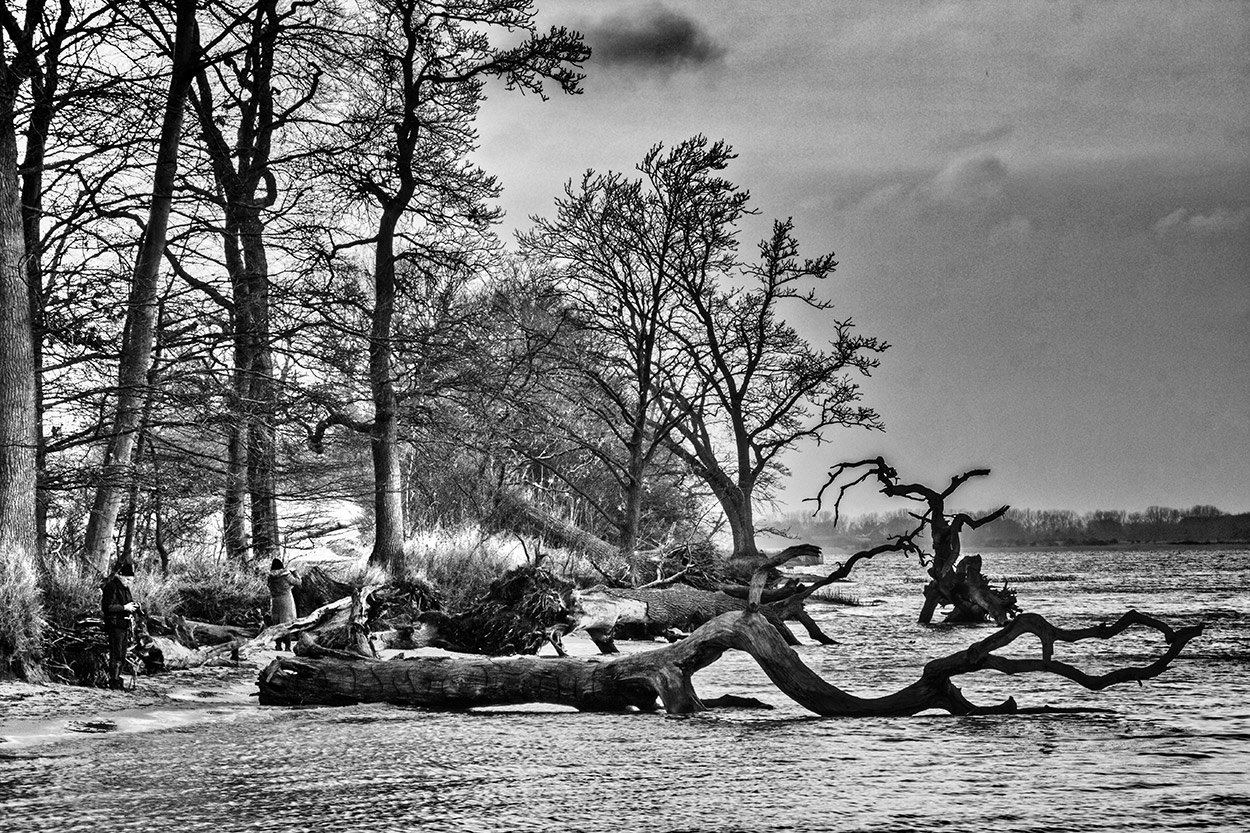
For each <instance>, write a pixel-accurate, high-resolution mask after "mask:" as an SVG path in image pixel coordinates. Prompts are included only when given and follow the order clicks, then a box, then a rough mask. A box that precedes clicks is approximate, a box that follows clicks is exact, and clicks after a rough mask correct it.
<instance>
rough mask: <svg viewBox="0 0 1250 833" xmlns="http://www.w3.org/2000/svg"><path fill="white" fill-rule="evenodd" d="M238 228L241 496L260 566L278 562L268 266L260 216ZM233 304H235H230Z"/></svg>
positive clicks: (255, 212) (253, 211)
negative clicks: (243, 318) (243, 309)
mask: <svg viewBox="0 0 1250 833" xmlns="http://www.w3.org/2000/svg"><path fill="white" fill-rule="evenodd" d="M244 214H245V216H244V217H243V218H242V220H241V221H240V223H239V229H240V241H241V243H242V248H243V262H244V272H243V279H244V282H245V283H246V284H247V292H246V294H245V296H244V300H243V303H244V304H245V305H246V306H247V308H248V310H247V321H248V325H249V326H248V330H247V331H246V333H245V337H246V339H247V341H248V359H249V361H248V365H247V374H248V401H247V405H248V409H247V416H248V419H247V490H248V496H249V498H250V501H251V508H252V557H253V558H255V559H256V560H258V561H261V562H265V561H268V560H270V559H273V558H278V557H279V552H280V549H281V540H280V539H279V533H278V477H277V468H278V464H277V460H278V443H277V429H276V424H275V423H276V420H277V411H278V405H277V398H278V386H277V384H276V383H275V381H274V369H273V348H272V346H271V344H270V332H269V260H268V257H267V254H266V252H265V241H264V233H265V229H264V225H263V223H262V222H261V219H260V210H259V209H258V208H256V207H254V206H251V205H249V206H247V207H246V208H245V209H244ZM236 303H238V300H237V299H236Z"/></svg>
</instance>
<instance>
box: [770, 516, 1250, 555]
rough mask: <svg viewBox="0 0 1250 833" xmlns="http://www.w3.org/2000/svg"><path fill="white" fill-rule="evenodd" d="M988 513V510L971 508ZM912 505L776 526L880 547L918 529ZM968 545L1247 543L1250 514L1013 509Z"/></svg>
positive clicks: (972, 533)
mask: <svg viewBox="0 0 1250 833" xmlns="http://www.w3.org/2000/svg"><path fill="white" fill-rule="evenodd" d="M971 514H984V513H971ZM915 525H916V519H915V518H914V517H913V516H912V515H911V514H909V513H908V511H907V510H904V509H900V510H897V511H894V512H884V513H867V514H863V515H858V516H854V517H843V518H841V519H840V520H839V522H838V523H837V525H836V526H835V524H834V518H833V514H832V513H829V512H821V513H819V514H817V515H815V516H812V515H809V514H802V513H793V514H788V515H785V516H783V517H781V518H780V519H778V520H777V521H776V522H775V524H774V526H775V528H777V529H779V530H785V531H787V532H788V533H789V534H790V535H793V536H795V537H797V538H799V539H801V540H803V541H812V542H816V543H820V544H822V545H824V546H832V547H837V548H840V549H848V550H854V549H859V548H862V547H863V546H865V545H869V546H874V545H877V544H880V543H883V542H885V541H887V540H889V539H890V538H891V537H894V536H898V535H902V534H904V533H906V532H908V531H909V530H911V529H913V528H915ZM962 537H963V542H964V544H965V546H968V547H1035V546H1097V545H1105V544H1126V543H1199V544H1205V543H1245V542H1248V541H1250V513H1241V514H1229V513H1227V512H1224V511H1222V510H1220V509H1218V508H1217V507H1215V506H1208V505H1199V506H1193V507H1191V508H1189V509H1172V508H1169V507H1166V506H1151V507H1148V508H1147V509H1146V510H1145V511H1144V512H1125V511H1122V510H1096V511H1091V512H1083V513H1082V512H1075V511H1072V510H1070V509H1014V508H1013V509H1009V510H1008V511H1007V512H1006V513H1005V514H1004V515H1003V516H1002V517H1001V518H998V519H996V520H994V521H991V522H990V523H987V524H985V525H984V526H982V527H980V528H978V529H970V530H967V531H966V532H965V533H964V534H963V536H962Z"/></svg>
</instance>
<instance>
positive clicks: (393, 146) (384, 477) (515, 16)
mask: <svg viewBox="0 0 1250 833" xmlns="http://www.w3.org/2000/svg"><path fill="white" fill-rule="evenodd" d="M360 7H361V8H360V16H359V21H360V25H361V28H362V32H361V34H360V36H359V37H358V38H355V39H354V40H353V43H355V44H357V45H359V49H354V50H352V51H351V52H350V54H347V55H345V56H344V57H345V59H346V63H345V67H346V68H347V72H349V73H350V77H349V78H347V79H346V85H345V89H346V90H348V91H349V92H348V95H350V101H348V102H347V103H346V106H345V108H344V112H343V114H342V119H341V123H340V124H341V135H340V136H339V137H337V139H336V144H337V148H338V150H337V151H336V152H335V155H334V162H333V165H332V167H331V169H330V172H331V174H332V175H333V176H334V177H335V178H336V179H337V180H338V181H339V182H341V183H342V185H343V187H344V188H345V189H347V190H346V193H347V194H349V195H350V197H351V199H352V202H353V203H354V204H356V205H360V206H364V207H366V208H367V209H369V210H371V211H372V212H374V215H375V217H376V226H375V231H374V233H373V234H372V235H371V236H370V237H368V238H365V239H360V240H356V241H354V242H353V244H349V245H354V244H359V243H367V244H370V245H372V247H373V258H372V280H373V304H372V309H371V311H370V316H371V324H370V331H369V336H368V343H369V378H370V385H371V394H372V402H373V417H372V419H371V420H370V421H369V422H368V423H367V426H366V425H361V427H367V428H368V431H369V436H370V440H371V449H372V457H373V469H374V519H375V523H376V529H375V538H374V548H373V554H372V560H373V561H374V562H375V563H379V564H388V565H391V566H393V567H395V568H397V569H398V568H400V567H401V566H402V563H403V562H402V555H403V538H404V531H405V530H404V511H403V481H402V464H401V458H400V451H399V438H400V432H399V402H398V398H397V395H396V389H395V369H394V346H393V338H394V329H393V325H394V321H395V315H396V304H397V299H398V286H397V275H396V264H397V262H398V261H399V260H400V259H401V258H403V257H411V256H414V254H415V255H416V256H417V257H418V258H420V257H432V258H434V259H435V260H437V259H438V251H437V250H438V248H439V247H438V243H437V239H438V238H439V237H440V236H441V237H446V236H447V235H448V234H449V233H451V234H452V236H453V237H463V235H464V234H472V233H478V234H480V233H482V232H484V230H485V228H486V226H487V225H488V224H489V223H490V222H491V221H492V220H493V219H494V218H495V216H496V215H495V212H493V211H492V210H490V209H488V208H487V207H486V206H485V201H486V200H487V199H490V198H491V197H493V195H494V194H495V192H496V190H497V184H496V182H495V180H494V179H493V178H491V177H488V176H486V175H485V174H484V173H483V172H482V171H480V170H479V169H477V168H475V167H473V166H471V165H469V164H468V163H467V162H466V161H465V156H466V155H467V154H468V152H469V151H470V150H471V149H472V147H473V145H474V142H475V139H476V137H475V134H474V131H473V127H472V122H473V119H474V117H475V116H476V113H477V108H478V104H479V102H480V100H481V96H482V89H483V85H484V84H485V81H486V79H488V78H490V77H498V78H502V79H503V81H504V83H505V84H506V86H507V87H508V88H520V89H522V90H524V91H529V92H534V93H536V94H538V95H540V96H543V95H544V89H543V85H544V81H547V80H550V81H553V82H554V83H555V84H556V85H557V86H558V87H559V88H560V89H562V90H564V91H565V92H569V93H573V92H576V91H577V89H578V84H579V82H580V79H581V75H579V74H578V73H577V72H576V71H574V69H573V68H572V66H575V65H577V64H580V63H581V62H582V61H583V60H585V58H586V57H587V56H588V55H589V50H588V49H586V47H584V46H583V45H582V42H581V37H580V36H579V35H577V34H575V33H573V32H570V31H568V30H566V29H563V28H553V29H552V30H551V31H550V32H549V33H547V34H538V32H537V29H536V27H535V24H534V20H533V17H534V11H533V8H532V3H530V2H528V0H502V1H501V0H475V1H474V2H458V3H429V2H421V1H419V0H389V2H381V1H379V2H372V3H362V4H360ZM504 32H511V33H515V32H521V33H523V34H524V35H525V39H524V40H522V41H521V43H519V44H517V45H515V46H510V47H498V46H494V45H492V44H491V41H490V36H491V35H492V34H493V35H498V34H500V33H504ZM363 85H367V87H365V88H363V89H362V86H363ZM457 231H458V233H454V232H457ZM422 232H424V234H422ZM422 250H424V251H422ZM344 424H346V423H344Z"/></svg>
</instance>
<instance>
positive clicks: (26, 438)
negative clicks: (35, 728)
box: [0, 33, 42, 676]
mask: <svg viewBox="0 0 1250 833" xmlns="http://www.w3.org/2000/svg"><path fill="white" fill-rule="evenodd" d="M3 47H4V35H3V34H2V33H0V49H3ZM3 53H4V54H5V55H6V57H7V54H8V53H7V50H3ZM0 73H2V74H3V78H0V596H4V597H6V598H8V599H11V600H13V601H12V603H11V604H10V605H7V606H6V609H5V611H4V615H3V618H2V619H0V676H4V675H6V674H7V673H9V672H10V671H11V670H12V671H16V672H17V673H19V674H21V675H23V676H36V675H37V674H38V645H39V638H40V633H41V627H42V625H41V618H40V613H41V611H40V604H39V589H38V585H37V584H36V581H35V559H36V558H37V556H38V543H37V540H38V529H37V524H36V519H35V516H36V508H35V504H36V497H35V495H36V488H37V485H38V484H37V478H36V457H37V453H36V449H37V447H38V431H37V428H36V395H35V355H34V340H33V338H32V335H33V332H34V328H33V322H32V320H31V299H30V292H31V287H30V284H29V283H28V282H27V280H28V275H27V272H26V267H25V263H24V258H25V257H26V244H25V240H24V239H23V222H22V219H23V218H22V210H21V196H20V194H19V192H18V187H17V161H18V159H17V136H16V134H15V127H16V126H15V124H14V106H15V99H16V96H17V91H18V86H19V84H20V83H21V78H20V76H18V75H17V74H16V73H14V72H13V71H12V70H11V69H10V68H9V67H8V66H7V65H6V66H0Z"/></svg>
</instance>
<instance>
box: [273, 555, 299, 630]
mask: <svg viewBox="0 0 1250 833" xmlns="http://www.w3.org/2000/svg"><path fill="white" fill-rule="evenodd" d="M299 586H300V577H299V576H297V575H295V573H292V572H291V571H290V570H288V569H287V568H286V567H284V566H283V565H282V559H281V558H275V559H274V560H273V562H272V563H271V564H270V565H269V624H270V625H281V624H282V623H284V622H294V621H295V593H294V592H293V588H296V587H299ZM275 647H276V648H277V649H278V650H280V651H288V650H290V648H291V637H289V636H286V637H283V638H282V639H279V640H278V642H277V644H276V646H275Z"/></svg>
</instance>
